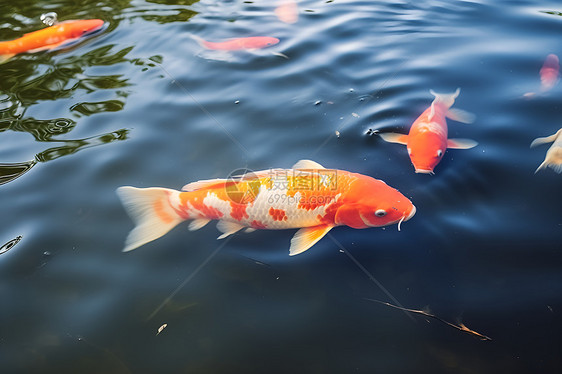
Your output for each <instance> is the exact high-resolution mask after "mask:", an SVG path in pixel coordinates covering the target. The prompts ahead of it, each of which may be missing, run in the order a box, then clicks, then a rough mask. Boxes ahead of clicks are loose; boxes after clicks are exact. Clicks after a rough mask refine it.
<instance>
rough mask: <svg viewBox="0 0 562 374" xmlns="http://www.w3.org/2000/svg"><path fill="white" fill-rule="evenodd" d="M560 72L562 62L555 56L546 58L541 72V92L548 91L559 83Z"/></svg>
mask: <svg viewBox="0 0 562 374" xmlns="http://www.w3.org/2000/svg"><path fill="white" fill-rule="evenodd" d="M559 71H560V61H559V60H558V56H556V55H555V54H549V55H548V56H546V60H545V61H544V64H543V66H542V68H541V70H540V72H539V75H540V77H541V90H542V91H548V90H550V89H551V88H552V87H554V85H555V84H556V82H558V74H559Z"/></svg>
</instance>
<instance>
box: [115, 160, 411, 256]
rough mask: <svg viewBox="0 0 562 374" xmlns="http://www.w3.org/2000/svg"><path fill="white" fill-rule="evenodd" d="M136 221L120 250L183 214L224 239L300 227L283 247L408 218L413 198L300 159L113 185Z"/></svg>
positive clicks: (302, 247)
mask: <svg viewBox="0 0 562 374" xmlns="http://www.w3.org/2000/svg"><path fill="white" fill-rule="evenodd" d="M117 194H118V196H119V198H120V199H121V201H122V203H123V205H124V207H125V209H126V210H127V212H128V214H129V215H130V217H131V218H132V219H133V221H134V222H135V223H136V227H135V228H134V229H133V230H132V231H131V232H130V233H129V236H128V237H127V240H126V242H125V248H124V249H123V251H130V250H132V249H135V248H137V247H139V246H141V245H143V244H146V243H148V242H150V241H153V240H155V239H157V238H159V237H161V236H163V235H164V234H166V233H167V232H168V231H170V230H171V229H172V228H173V227H175V226H176V225H177V224H179V223H180V222H182V221H187V220H190V221H191V222H190V224H189V230H191V231H193V230H198V229H200V228H201V227H203V226H205V225H206V224H207V223H209V222H210V221H211V220H218V224H217V228H218V230H219V231H220V232H222V235H220V236H219V237H218V239H223V238H225V237H227V236H229V235H232V234H234V233H236V232H238V231H240V230H242V229H246V231H249V232H251V231H254V230H256V229H270V230H282V229H294V228H298V229H299V230H298V231H297V233H296V234H295V235H294V236H293V238H292V240H291V246H290V249H289V254H290V255H291V256H293V255H296V254H299V253H302V252H304V251H306V250H307V249H308V248H310V247H311V246H313V245H314V244H315V243H316V242H318V241H319V240H320V239H321V238H322V237H323V236H324V235H326V234H327V233H328V232H329V231H330V230H331V229H332V228H334V227H336V226H349V227H352V228H355V229H364V228H368V227H380V226H386V225H390V224H394V223H398V229H399V230H400V224H401V223H402V222H403V221H407V220H409V219H410V218H412V217H413V216H414V214H415V212H416V208H415V207H414V205H413V204H412V203H411V202H410V200H408V199H407V198H406V197H405V196H404V195H402V194H401V193H400V192H398V191H397V190H395V189H394V188H392V187H389V186H388V185H387V184H386V183H385V182H383V181H381V180H377V179H374V178H371V177H368V176H365V175H362V174H357V173H351V172H348V171H343V170H330V169H325V168H324V167H323V166H322V165H320V164H318V163H316V162H314V161H310V160H301V161H299V162H297V163H296V164H295V165H294V166H293V168H292V169H271V170H264V171H259V172H255V173H246V174H244V175H242V176H238V177H234V178H229V179H211V180H202V181H198V182H193V183H189V184H187V185H185V186H184V187H183V188H182V191H176V190H172V189H167V188H158V187H153V188H135V187H130V186H123V187H119V188H118V189H117Z"/></svg>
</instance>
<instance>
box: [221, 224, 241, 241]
mask: <svg viewBox="0 0 562 374" xmlns="http://www.w3.org/2000/svg"><path fill="white" fill-rule="evenodd" d="M244 227H245V226H242V225H241V224H239V223H236V222H230V221H219V223H217V229H218V230H219V231H220V232H222V235H220V236H219V237H218V238H217V239H219V240H220V239H224V238H226V237H227V236H230V235H232V234H234V233H235V232H238V231H240V230H242V229H243V228H244Z"/></svg>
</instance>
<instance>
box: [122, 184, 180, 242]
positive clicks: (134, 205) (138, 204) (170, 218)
mask: <svg viewBox="0 0 562 374" xmlns="http://www.w3.org/2000/svg"><path fill="white" fill-rule="evenodd" d="M116 192H117V195H118V196H119V198H120V199H121V202H122V203H123V206H124V207H125V210H126V211H127V213H128V214H129V216H130V217H131V219H132V220H133V221H134V222H135V225H136V226H135V228H134V229H133V230H132V231H131V232H130V233H129V236H127V240H126V241H125V248H123V252H127V251H130V250H133V249H135V248H137V247H140V246H141V245H143V244H146V243H148V242H151V241H153V240H155V239H158V238H159V237H161V236H163V235H164V234H166V233H167V232H168V231H170V230H171V229H173V228H174V227H175V226H176V225H177V224H178V223H180V222H181V221H183V219H182V218H181V217H180V216H179V215H178V214H177V213H176V211H175V210H174V209H173V208H172V206H171V205H170V203H169V195H170V194H178V193H179V192H178V191H174V190H170V189H167V188H157V187H152V188H135V187H130V186H123V187H119V188H118V189H117V191H116Z"/></svg>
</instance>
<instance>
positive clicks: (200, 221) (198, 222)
mask: <svg viewBox="0 0 562 374" xmlns="http://www.w3.org/2000/svg"><path fill="white" fill-rule="evenodd" d="M209 222H211V220H210V219H208V218H196V219H194V220H193V221H191V222H190V223H189V226H188V228H187V229H188V230H189V231H195V230H199V229H200V228H201V227H203V226H205V225H206V224H207V223H209Z"/></svg>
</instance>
